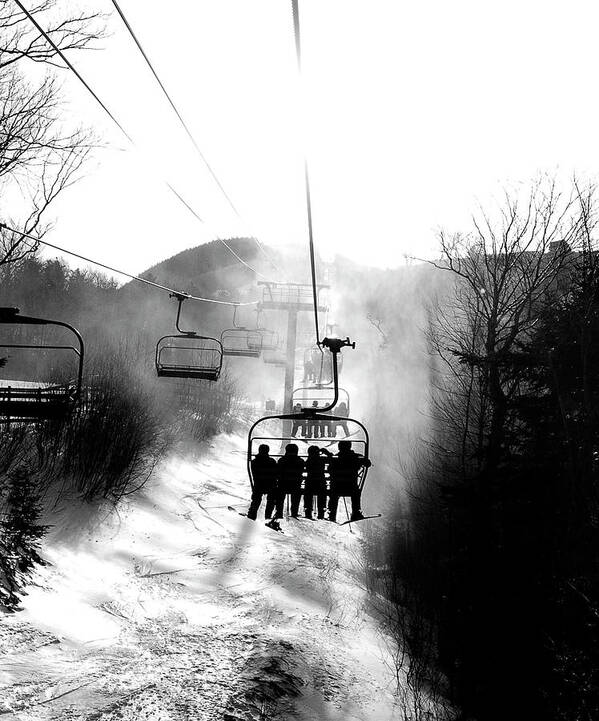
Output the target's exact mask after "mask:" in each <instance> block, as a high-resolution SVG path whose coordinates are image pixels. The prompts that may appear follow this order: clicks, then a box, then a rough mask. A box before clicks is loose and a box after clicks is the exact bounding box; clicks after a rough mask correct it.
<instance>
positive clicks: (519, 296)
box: [431, 180, 584, 473]
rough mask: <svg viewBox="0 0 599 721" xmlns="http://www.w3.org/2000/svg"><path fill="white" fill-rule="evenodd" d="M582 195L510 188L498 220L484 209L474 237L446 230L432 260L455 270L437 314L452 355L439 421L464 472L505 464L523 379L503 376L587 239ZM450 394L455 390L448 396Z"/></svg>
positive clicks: (545, 184) (447, 355)
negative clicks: (511, 413)
mask: <svg viewBox="0 0 599 721" xmlns="http://www.w3.org/2000/svg"><path fill="white" fill-rule="evenodd" d="M581 198H582V196H581V195H580V192H579V191H578V189H577V188H576V187H575V188H574V190H573V191H572V193H571V194H569V195H567V196H565V195H563V194H562V193H560V192H559V191H558V190H557V187H556V183H555V181H552V180H540V181H538V182H537V183H535V184H534V186H533V187H532V188H531V190H530V191H529V193H528V195H527V197H526V198H525V199H524V201H523V200H522V199H520V198H518V197H516V196H515V195H512V194H510V193H506V194H505V198H504V202H503V204H502V206H501V207H500V208H499V211H498V213H497V215H496V216H491V215H490V214H489V213H487V212H486V211H484V210H482V209H481V210H480V211H479V213H478V214H477V215H475V216H474V217H473V219H472V221H473V230H472V232H471V233H469V234H467V235H463V234H459V233H456V234H448V233H446V232H445V231H442V232H441V233H440V234H439V240H440V246H441V259H440V260H439V261H438V262H436V263H434V265H435V266H436V267H438V268H441V269H443V270H446V271H449V272H450V273H452V274H453V275H454V278H455V283H454V286H453V291H452V297H451V298H449V299H445V301H444V303H443V305H442V306H439V308H438V309H437V313H436V321H435V323H434V330H433V332H432V334H431V338H432V343H433V349H434V351H435V352H436V353H437V354H438V356H439V357H440V358H441V359H442V361H444V368H445V372H444V373H441V374H440V376H439V382H440V384H441V386H442V388H441V390H442V393H441V394H440V396H441V398H442V400H441V401H440V402H439V403H438V404H437V405H436V410H437V413H438V414H439V420H440V421H442V423H443V424H445V429H446V433H447V435H448V436H450V437H451V439H452V440H451V443H452V444H454V443H455V439H456V434H457V435H459V437H460V438H461V456H462V472H464V473H465V472H466V471H467V468H468V467H471V466H472V464H473V463H474V465H475V467H476V470H480V469H481V468H484V467H489V466H493V465H494V464H496V463H497V462H498V459H499V457H500V452H501V448H502V445H503V443H504V441H505V430H506V423H508V420H509V419H508V408H509V400H510V398H512V397H513V396H514V394H515V393H516V392H517V391H518V385H519V378H518V376H517V375H514V373H513V365H512V366H511V368H510V373H506V372H505V368H506V365H507V362H508V361H509V360H511V359H512V356H513V354H514V353H515V352H516V351H517V350H518V348H519V345H520V344H521V343H522V341H523V340H524V339H526V338H527V337H528V335H529V333H530V331H531V329H532V327H533V326H534V324H535V322H536V320H537V318H538V316H539V312H540V309H541V306H542V302H543V299H544V298H546V297H548V295H549V294H550V293H551V291H552V290H555V288H556V285H558V284H561V283H564V282H566V279H567V274H568V266H569V261H570V259H571V258H573V257H574V255H575V251H576V250H577V249H578V248H579V246H580V244H581V243H582V242H583V237H584V213H582V212H581V210H580V209H581V206H580V203H579V201H580V200H581ZM448 390H450V392H447V391H448Z"/></svg>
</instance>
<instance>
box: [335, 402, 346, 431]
mask: <svg viewBox="0 0 599 721" xmlns="http://www.w3.org/2000/svg"><path fill="white" fill-rule="evenodd" d="M333 414H334V415H336V416H341V417H342V418H347V417H348V416H349V411H348V410H347V403H345V402H344V401H341V403H339V405H338V406H337V408H335V410H334V411H333ZM338 426H341V428H343V432H344V433H345V435H346V436H349V429H348V427H347V421H336V422H335V433H334V436H335V437H337V427H338Z"/></svg>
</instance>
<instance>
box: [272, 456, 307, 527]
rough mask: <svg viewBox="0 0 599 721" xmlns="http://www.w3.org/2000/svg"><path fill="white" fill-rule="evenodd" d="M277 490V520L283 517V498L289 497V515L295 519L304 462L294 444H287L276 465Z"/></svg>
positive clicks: (300, 493)
mask: <svg viewBox="0 0 599 721" xmlns="http://www.w3.org/2000/svg"><path fill="white" fill-rule="evenodd" d="M277 470H278V478H279V482H278V488H277V504H276V506H277V518H282V517H283V507H284V505H285V496H286V495H287V494H289V495H290V496H291V515H292V516H293V518H297V512H298V509H299V504H300V499H301V497H302V490H301V487H302V474H303V472H304V461H303V459H302V458H300V457H299V456H298V454H297V446H296V445H295V443H288V444H287V445H286V446H285V455H284V456H282V457H281V458H279V461H278V463H277Z"/></svg>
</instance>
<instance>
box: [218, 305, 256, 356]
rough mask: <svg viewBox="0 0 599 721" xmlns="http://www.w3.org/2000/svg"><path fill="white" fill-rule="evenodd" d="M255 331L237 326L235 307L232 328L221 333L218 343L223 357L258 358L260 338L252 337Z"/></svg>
mask: <svg viewBox="0 0 599 721" xmlns="http://www.w3.org/2000/svg"><path fill="white" fill-rule="evenodd" d="M255 332H256V331H255V330H253V329H250V328H246V327H245V326H241V325H237V306H235V308H234V309H233V327H232V328H227V329H226V330H224V331H223V332H222V333H221V336H220V342H221V344H222V346H223V353H224V355H228V356H237V357H243V358H259V357H260V354H261V353H262V336H261V335H252V336H251V338H250V334H254V333H255Z"/></svg>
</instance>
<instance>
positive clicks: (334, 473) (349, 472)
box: [329, 441, 372, 521]
mask: <svg viewBox="0 0 599 721" xmlns="http://www.w3.org/2000/svg"><path fill="white" fill-rule="evenodd" d="M371 465H372V464H371V463H370V461H369V460H368V459H366V458H364V456H361V455H360V454H359V453H356V452H355V451H353V450H352V447H351V441H339V453H337V455H336V456H335V457H334V458H332V459H331V460H330V462H329V475H330V478H331V489H330V495H329V521H336V520H337V505H338V503H339V497H340V496H350V498H351V520H352V521H357V520H359V519H360V518H363V517H364V516H363V515H362V511H361V509H360V496H361V492H360V488H359V486H358V473H359V472H360V469H361V468H362V467H364V468H370V466H371Z"/></svg>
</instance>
